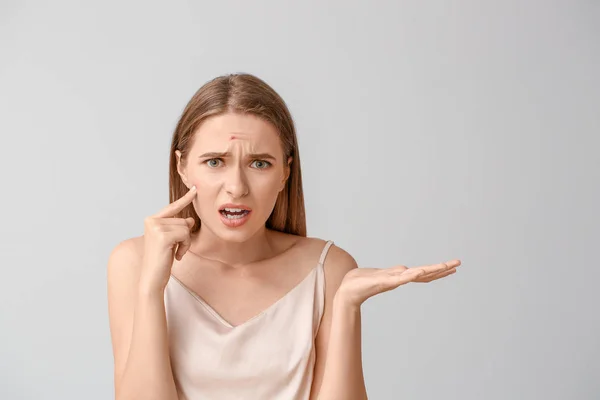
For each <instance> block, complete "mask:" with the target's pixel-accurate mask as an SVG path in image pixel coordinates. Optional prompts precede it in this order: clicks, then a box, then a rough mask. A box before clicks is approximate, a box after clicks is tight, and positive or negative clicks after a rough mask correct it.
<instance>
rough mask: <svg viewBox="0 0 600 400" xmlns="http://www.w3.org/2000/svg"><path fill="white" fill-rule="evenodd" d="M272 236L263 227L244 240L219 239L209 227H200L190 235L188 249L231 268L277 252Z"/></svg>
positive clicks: (271, 233)
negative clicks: (190, 242) (190, 240)
mask: <svg viewBox="0 0 600 400" xmlns="http://www.w3.org/2000/svg"><path fill="white" fill-rule="evenodd" d="M272 236H273V232H271V231H270V230H268V229H267V228H266V227H264V228H262V229H260V230H259V231H258V232H256V234H254V235H253V236H252V237H250V238H249V239H248V240H246V241H244V242H231V241H226V240H223V239H221V238H220V237H218V236H217V235H215V234H214V232H212V231H211V230H210V229H207V228H202V227H201V228H200V230H199V231H198V232H196V234H194V235H193V236H192V238H191V239H192V244H191V247H190V250H189V251H190V252H191V253H193V254H195V255H197V256H199V257H202V258H205V259H209V260H213V261H218V262H220V263H223V264H226V265H227V266H229V267H232V268H237V267H243V266H246V265H248V264H251V263H254V262H257V261H261V260H265V259H267V258H271V257H273V256H275V255H276V254H277V249H276V248H275V245H274V243H273V240H272Z"/></svg>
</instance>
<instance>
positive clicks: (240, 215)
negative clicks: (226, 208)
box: [225, 214, 246, 219]
mask: <svg viewBox="0 0 600 400" xmlns="http://www.w3.org/2000/svg"><path fill="white" fill-rule="evenodd" d="M245 216H246V214H239V215H231V214H225V217H226V218H227V219H240V218H244V217H245Z"/></svg>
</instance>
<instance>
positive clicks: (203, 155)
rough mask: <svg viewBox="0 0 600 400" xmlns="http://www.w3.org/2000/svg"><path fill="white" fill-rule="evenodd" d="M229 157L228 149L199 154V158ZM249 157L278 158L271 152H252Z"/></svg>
mask: <svg viewBox="0 0 600 400" xmlns="http://www.w3.org/2000/svg"><path fill="white" fill-rule="evenodd" d="M227 157H231V153H230V152H228V151H226V152H224V153H219V152H209V153H204V154H202V155H201V156H199V157H198V158H227ZM248 158H260V159H271V160H277V159H276V158H275V157H273V156H272V155H271V154H269V153H252V154H248Z"/></svg>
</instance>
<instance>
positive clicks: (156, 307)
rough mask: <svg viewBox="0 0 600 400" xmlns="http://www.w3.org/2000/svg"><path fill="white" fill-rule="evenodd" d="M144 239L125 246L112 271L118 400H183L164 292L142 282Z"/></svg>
mask: <svg viewBox="0 0 600 400" xmlns="http://www.w3.org/2000/svg"><path fill="white" fill-rule="evenodd" d="M141 255H142V252H141V251H140V238H135V239H129V240H126V241H124V242H121V243H120V244H119V245H117V246H116V247H115V248H114V250H113V251H112V253H111V255H110V257H109V261H108V270H107V274H108V276H107V280H108V307H109V319H110V331H111V338H112V345H113V355H114V364H115V367H114V368H115V369H114V383H115V399H116V400H130V399H131V400H133V399H144V400H154V399H156V400H158V399H160V400H177V398H178V397H177V391H176V388H175V382H174V379H173V372H172V371H171V362H170V357H169V345H168V336H167V322H166V314H165V303H164V291H163V290H155V289H150V288H149V287H147V286H145V285H144V283H143V282H139V270H140V262H141Z"/></svg>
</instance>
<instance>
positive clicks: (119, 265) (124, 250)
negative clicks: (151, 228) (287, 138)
mask: <svg viewBox="0 0 600 400" xmlns="http://www.w3.org/2000/svg"><path fill="white" fill-rule="evenodd" d="M143 250H144V237H143V236H136V237H132V238H129V239H125V240H123V241H121V242H119V243H117V245H116V246H115V247H114V248H113V249H112V251H111V252H110V255H109V257H108V266H107V268H108V274H109V280H110V276H111V275H121V274H131V273H135V272H136V269H137V266H138V265H139V262H140V260H141V258H142V254H143Z"/></svg>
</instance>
